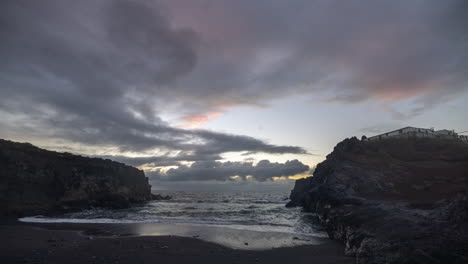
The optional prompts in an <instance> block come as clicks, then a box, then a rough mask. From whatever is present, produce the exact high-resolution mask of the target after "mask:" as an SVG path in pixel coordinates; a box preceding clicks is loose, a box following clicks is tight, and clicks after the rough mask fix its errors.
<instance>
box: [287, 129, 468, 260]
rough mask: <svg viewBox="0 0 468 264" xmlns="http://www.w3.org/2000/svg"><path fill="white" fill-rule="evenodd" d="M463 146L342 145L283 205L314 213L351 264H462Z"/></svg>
mask: <svg viewBox="0 0 468 264" xmlns="http://www.w3.org/2000/svg"><path fill="white" fill-rule="evenodd" d="M467 187H468V144H463V143H461V142H458V141H454V140H441V139H388V140H382V141H376V142H368V141H360V140H358V139H357V138H351V139H346V140H344V141H342V142H340V143H339V144H338V145H337V146H336V147H335V148H334V150H333V152H332V153H331V154H329V155H328V156H327V158H326V160H325V161H324V162H322V163H320V164H319V165H318V166H317V168H316V170H315V172H314V176H313V177H310V178H307V179H301V180H298V181H296V184H295V187H294V189H293V191H292V192H291V196H290V199H291V202H289V203H288V206H302V207H303V208H304V210H306V211H309V212H315V213H316V214H317V217H318V219H319V222H320V223H322V224H323V226H324V227H325V229H326V231H327V232H328V235H329V236H330V238H333V239H337V240H341V241H343V242H344V243H345V245H346V249H345V250H346V254H348V255H350V256H355V257H356V260H357V263H359V264H363V263H380V264H385V263H468V188H467Z"/></svg>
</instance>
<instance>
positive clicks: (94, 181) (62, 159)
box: [0, 140, 153, 216]
mask: <svg viewBox="0 0 468 264" xmlns="http://www.w3.org/2000/svg"><path fill="white" fill-rule="evenodd" d="M150 190H151V186H150V185H149V184H148V178H146V177H145V174H144V173H143V171H141V170H138V169H136V168H134V167H131V166H127V165H125V164H122V163H118V162H114V161H111V160H104V159H99V158H87V157H82V156H77V155H72V154H69V153H58V152H53V151H47V150H43V149H40V148H37V147H34V146H33V145H31V144H28V143H15V142H11V141H6V140H0V206H1V209H0V214H1V215H11V216H24V215H36V214H51V213H56V212H60V211H66V210H75V209H81V208H90V207H110V208H126V207H130V206H131V205H132V203H137V202H143V201H147V200H151V199H152V198H153V197H152V195H151V191H150Z"/></svg>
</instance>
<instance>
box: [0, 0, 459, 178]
mask: <svg viewBox="0 0 468 264" xmlns="http://www.w3.org/2000/svg"><path fill="white" fill-rule="evenodd" d="M467 13H468V4H467V1H463V0H447V1H438V0H428V1H406V0H395V1H383V0H369V1H338V0H327V1H320V0H315V1H309V0H295V1H283V0H268V1H267V0H258V1H250V0H239V1H183V0H160V1H145V0H115V1H114V0H102V1H94V0H82V1H62V0H41V1H27V0H3V1H1V3H0V39H1V40H2V41H0V58H1V60H0V125H1V127H2V131H0V132H1V135H2V136H5V135H15V136H22V137H39V138H54V139H62V140H64V142H72V143H78V144H83V145H88V146H110V147H113V148H115V149H117V151H118V152H126V151H131V152H151V151H153V150H154V149H158V151H159V152H161V151H162V152H163V153H167V154H168V155H157V156H155V157H153V158H146V159H147V160H146V161H148V162H149V161H151V162H160V163H161V162H165V164H177V163H178V162H179V161H183V160H186V161H200V162H214V161H215V160H218V159H219V158H220V155H221V154H223V153H226V152H244V151H246V152H251V153H254V152H266V153H277V154H284V153H295V154H304V153H305V150H304V149H302V148H300V147H296V146H278V145H275V144H270V143H268V142H265V141H263V140H259V139H256V138H252V137H248V136H240V135H232V134H227V133H219V132H213V131H206V130H187V129H182V128H178V127H174V126H171V125H170V124H168V123H167V122H166V121H165V120H163V119H162V118H161V116H163V114H164V113H168V112H170V113H173V114H176V115H177V116H180V120H181V121H182V122H183V124H182V125H184V124H185V125H186V126H191V125H197V124H200V123H203V122H206V121H207V120H208V119H210V118H213V117H215V116H217V115H219V112H222V111H223V110H224V109H227V108H229V107H232V106H239V105H254V106H255V105H267V104H268V103H269V102H270V101H271V100H273V99H277V98H282V97H285V96H289V95H310V96H315V97H317V98H321V99H325V100H329V101H332V102H337V103H358V102H363V101H366V100H375V101H378V102H384V103H385V104H389V106H388V109H389V111H394V109H392V106H391V104H392V102H398V101H399V100H408V99H411V100H413V103H414V105H413V108H412V109H410V111H409V112H408V113H399V112H395V111H394V112H395V117H396V118H400V119H401V118H404V117H407V116H414V115H417V114H420V113H422V112H424V111H425V110H426V109H428V108H430V107H432V106H433V105H436V104H439V103H442V102H445V101H447V100H450V98H452V97H454V96H456V95H458V94H460V93H462V92H466V91H467V84H468V83H467V80H468V77H467V76H468V65H467V62H468V53H467V52H466V50H468V19H467V16H466V14H467ZM122 158H124V157H122ZM128 161H130V160H128ZM133 161H134V162H136V160H133ZM196 164H197V163H196ZM202 164H208V163H199V164H198V165H200V166H201V165H202ZM213 164H217V163H213ZM271 164H273V163H269V165H268V164H266V163H265V164H264V165H268V166H270V165H271ZM194 165H195V164H194ZM198 165H196V166H195V167H194V168H192V167H190V169H191V170H192V171H193V170H195V169H197V166H198ZM218 165H219V166H218ZM218 165H216V166H218V167H216V166H215V168H216V170H219V173H221V174H222V175H228V176H226V177H229V176H230V174H232V173H233V172H231V171H229V170H234V168H232V167H235V168H236V169H239V168H238V167H237V166H240V165H239V164H236V165H235V166H234V165H232V164H231V165H229V166H227V165H226V164H224V165H222V164H218ZM210 166H211V165H210ZM226 166H227V167H226ZM257 167H258V165H257V166H256V167H252V168H251V170H252V172H250V173H253V175H252V176H254V177H258V179H259V180H262V179H264V178H265V177H266V178H269V177H270V176H262V174H261V173H260V172H259V170H260V169H262V168H257ZM254 168H255V169H254ZM264 170H266V169H264ZM185 171H188V168H184V167H181V168H180V169H179V170H177V171H176V170H174V171H173V172H171V173H173V175H174V177H175V178H179V179H183V178H184V177H188V176H184V175H185V174H184V173H185ZM227 171H229V172H227ZM245 173H247V172H245ZM245 173H243V174H242V173H241V175H246V174H245ZM286 174H287V173H286ZM265 175H272V174H268V173H265ZM200 177H202V176H200ZM213 177H214V176H213Z"/></svg>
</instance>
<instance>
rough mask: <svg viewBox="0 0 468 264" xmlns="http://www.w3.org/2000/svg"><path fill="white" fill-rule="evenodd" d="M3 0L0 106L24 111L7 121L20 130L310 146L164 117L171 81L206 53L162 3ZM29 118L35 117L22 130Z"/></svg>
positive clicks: (220, 148) (86, 138) (99, 141)
mask: <svg viewBox="0 0 468 264" xmlns="http://www.w3.org/2000/svg"><path fill="white" fill-rule="evenodd" d="M0 5H1V9H0V28H1V32H0V34H1V35H0V38H1V39H2V42H1V43H0V55H1V58H2V61H1V63H0V85H1V88H2V89H1V90H0V110H2V111H3V115H5V116H8V115H9V116H10V117H11V116H14V115H16V116H22V118H23V120H22V122H18V121H17V122H16V123H15V122H9V123H7V124H6V125H5V127H6V126H7V125H8V128H7V129H9V130H11V131H15V130H16V131H18V132H20V133H22V134H26V135H28V133H29V135H45V136H49V137H55V138H63V139H66V140H70V141H73V142H78V143H83V144H88V145H109V146H115V147H117V148H119V149H120V150H121V151H144V150H148V149H153V148H155V147H158V148H165V149H175V150H182V151H189V152H193V153H194V154H193V155H218V154H220V153H223V152H228V151H254V152H269V153H304V150H303V149H301V148H299V147H288V146H275V145H271V144H267V143H265V142H263V141H260V140H257V139H254V138H251V137H246V136H234V135H228V134H222V133H216V132H210V131H203V130H198V131H188V130H183V129H178V128H172V127H169V126H168V124H166V123H165V122H163V121H162V120H161V119H160V118H159V116H158V115H159V114H158V113H159V110H160V108H163V107H164V106H165V105H163V104H162V102H164V101H167V97H168V96H167V94H168V93H170V91H171V89H172V88H171V87H170V85H171V83H173V82H174V81H175V80H176V79H177V78H179V77H181V76H184V75H186V74H187V73H188V72H190V71H191V70H192V69H193V68H194V66H195V64H196V62H197V55H196V50H195V45H196V44H195V43H196V38H197V36H196V34H195V33H194V31H192V30H190V29H184V28H183V29H176V28H173V27H172V26H171V25H170V23H169V21H168V20H167V18H166V17H165V16H164V15H163V14H162V13H161V8H160V7H159V6H158V5H155V4H150V3H149V2H144V1H120V0H119V1H110V0H106V1H88V0H86V1H79V2H77V1H52V0H47V1H21V0H6V1H2V3H1V4H0ZM24 122H27V123H29V124H34V125H33V126H31V125H30V127H29V129H28V130H22V129H21V128H23V127H22V126H23V124H24ZM220 140H223V141H224V142H220ZM192 141H197V142H199V143H197V144H195V143H190V142H192ZM200 142H201V143H200Z"/></svg>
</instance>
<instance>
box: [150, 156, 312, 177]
mask: <svg viewBox="0 0 468 264" xmlns="http://www.w3.org/2000/svg"><path fill="white" fill-rule="evenodd" d="M308 170H309V166H307V165H304V164H303V163H301V162H300V161H298V160H291V161H286V162H285V163H277V162H274V163H273V162H270V161H268V160H261V161H260V162H258V163H257V165H253V164H252V163H250V162H231V161H227V162H219V161H197V162H194V163H193V164H192V165H191V166H183V165H180V166H179V167H178V168H176V169H169V170H168V171H167V172H166V173H161V172H160V171H156V172H152V173H151V172H149V173H147V174H148V175H149V176H150V177H156V178H158V179H161V180H167V181H211V180H215V181H230V180H232V179H231V177H233V176H239V177H241V178H242V179H245V178H246V177H247V176H252V177H253V178H254V179H255V180H257V181H267V180H271V179H272V178H273V177H283V176H284V177H288V176H294V175H296V174H300V173H303V172H305V171H308Z"/></svg>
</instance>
